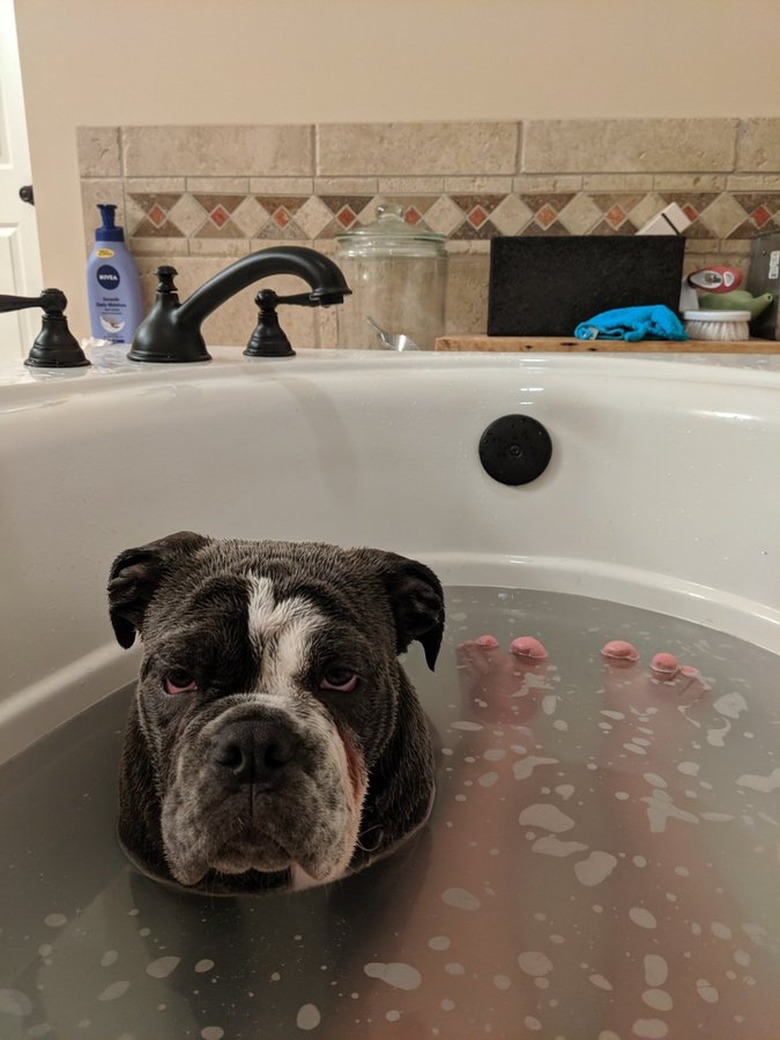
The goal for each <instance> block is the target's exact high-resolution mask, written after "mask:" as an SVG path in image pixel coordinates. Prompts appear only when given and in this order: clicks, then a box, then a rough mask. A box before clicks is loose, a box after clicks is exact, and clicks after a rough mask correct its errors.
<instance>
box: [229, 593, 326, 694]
mask: <svg viewBox="0 0 780 1040" xmlns="http://www.w3.org/2000/svg"><path fill="white" fill-rule="evenodd" d="M249 584H250V594H249V605H248V624H249V637H250V639H251V640H252V641H253V643H254V644H255V646H256V647H257V649H258V651H262V650H263V648H264V647H265V645H266V644H267V643H268V641H269V640H273V641H274V652H273V655H272V656H271V658H269V659H265V657H264V659H263V672H262V679H263V681H264V682H279V681H284V680H285V679H289V678H290V677H291V676H294V675H297V674H299V673H300V672H301V671H302V670H303V668H304V667H305V665H306V663H307V661H308V658H309V651H310V647H311V640H312V636H313V635H314V633H315V632H316V631H318V630H319V629H320V628H322V626H323V625H324V624H325V618H324V617H323V616H322V614H320V612H319V611H318V610H317V609H316V607H315V606H314V605H313V604H312V603H311V602H310V601H309V600H307V599H304V598H303V597H302V596H293V597H291V598H289V599H283V600H279V601H277V600H276V598H275V594H274V585H273V582H272V581H271V579H270V578H259V577H255V578H250V579H249Z"/></svg>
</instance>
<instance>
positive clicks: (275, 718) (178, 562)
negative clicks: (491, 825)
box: [108, 531, 444, 893]
mask: <svg viewBox="0 0 780 1040" xmlns="http://www.w3.org/2000/svg"><path fill="white" fill-rule="evenodd" d="M108 597H109V608H110V617H111V622H112V625H113V628H114V633H115V635H116V638H117V641H118V642H119V644H120V645H121V646H122V647H124V648H129V647H130V646H132V644H133V642H134V640H135V637H136V634H137V635H138V636H139V637H140V641H141V644H142V648H143V659H142V664H141V670H140V677H139V681H138V684H137V688H136V691H135V694H134V697H133V700H132V704H131V708H130V714H129V718H128V722H127V728H126V732H125V737H124V746H123V751H122V757H121V764H120V783H119V825H118V831H119V839H120V842H121V844H122V846H123V848H124V850H125V852H126V853H127V855H128V856H129V857H130V859H131V860H132V861H133V862H134V863H135V865H136V866H137V867H138V868H139V869H140V870H142V871H143V872H144V873H146V874H148V875H150V876H151V877H153V878H156V879H158V880H161V881H168V882H173V883H177V882H178V883H179V884H181V885H184V886H187V887H188V888H194V889H200V890H204V891H209V892H222V893H231V892H238V891H264V890H268V889H293V890H295V889H302V888H306V887H309V886H311V885H318V884H324V883H327V882H331V881H334V880H336V879H337V878H341V877H344V876H345V875H347V874H350V873H353V872H355V871H358V870H360V869H362V868H363V867H366V866H367V865H368V864H369V863H371V862H372V861H374V860H375V859H377V858H378V857H380V856H383V855H385V854H387V853H388V852H390V851H392V850H393V849H394V848H395V847H396V846H398V845H399V843H400V842H402V841H403V840H404V839H405V838H407V837H409V836H410V835H411V834H412V833H413V832H415V831H416V830H417V829H419V828H420V827H421V826H422V825H423V824H424V823H425V821H426V819H427V817H428V814H429V812H430V809H431V805H432V801H433V793H434V760H433V751H432V742H431V735H430V731H429V725H428V721H427V719H426V716H425V714H424V712H423V710H422V707H421V705H420V703H419V701H418V698H417V695H416V693H415V690H414V688H413V686H412V684H411V682H410V681H409V679H408V678H407V676H406V673H405V672H404V669H403V668H402V666H401V664H400V662H399V661H398V655H399V654H401V653H403V652H404V651H405V650H407V648H408V647H409V645H410V643H411V642H412V641H413V640H419V642H420V643H421V644H422V647H423V650H424V653H425V659H426V662H427V664H428V666H429V667H430V668H431V669H433V667H434V665H435V663H436V657H437V654H438V651H439V647H440V645H441V640H442V634H443V628H444V604H443V598H442V589H441V585H440V583H439V580H438V579H437V577H436V576H435V574H434V573H433V572H432V571H431V570H430V569H429V568H428V567H426V566H424V565H423V564H421V563H417V562H415V561H414V560H409V559H406V558H404V557H402V556H398V555H395V554H394V553H390V552H383V551H379V550H376V549H362V548H361V549H341V548H338V547H336V546H333V545H325V544H321V543H314V542H311V543H309V542H303V543H296V542H279V541H259V542H255V541H238V540H228V541H221V540H216V539H213V538H207V537H204V536H202V535H199V534H193V533H191V532H187V531H183V532H179V533H177V534H172V535H169V536H168V537H166V538H162V539H160V540H159V541H156V542H151V543H150V544H148V545H143V546H140V547H138V548H135V549H127V550H126V551H125V552H123V553H121V554H120V555H119V556H118V557H117V559H116V560H115V561H114V563H113V565H112V567H111V574H110V578H109V584H108Z"/></svg>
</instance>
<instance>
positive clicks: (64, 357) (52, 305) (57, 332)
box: [0, 289, 90, 368]
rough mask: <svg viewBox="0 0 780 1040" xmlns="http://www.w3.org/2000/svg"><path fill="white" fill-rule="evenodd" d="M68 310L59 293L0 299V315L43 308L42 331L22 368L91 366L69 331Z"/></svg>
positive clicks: (64, 298)
mask: <svg viewBox="0 0 780 1040" xmlns="http://www.w3.org/2000/svg"><path fill="white" fill-rule="evenodd" d="M67 306H68V300H67V297H66V296H65V293H64V292H63V291H62V290H61V289H44V290H43V292H42V293H41V295H40V296H0V311H21V310H25V309H26V308H27V307H41V308H43V324H42V327H41V331H40V332H39V333H38V335H37V336H36V337H35V341H34V343H33V345H32V347H31V349H30V353H29V355H28V356H27V358H26V360H25V362H24V363H25V365H29V366H31V367H33V368H82V367H83V366H84V365H88V364H89V363H90V362H89V361H88V360H87V357H86V355H85V354H84V351H83V350H82V349H81V347H80V346H79V342H78V340H77V339H76V337H75V336H74V335H73V333H72V332H71V331H70V329H69V328H68V321H67V319H66V317H65V308H66V307H67Z"/></svg>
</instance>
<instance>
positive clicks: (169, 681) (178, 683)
mask: <svg viewBox="0 0 780 1040" xmlns="http://www.w3.org/2000/svg"><path fill="white" fill-rule="evenodd" d="M197 688H198V684H197V683H196V682H195V680H194V679H193V678H192V676H191V675H190V674H189V673H188V672H179V671H176V672H168V674H167V675H166V676H165V677H164V678H163V689H164V690H165V692H166V693H167V694H170V695H171V696H175V695H176V694H179V693H194V692H195V690H197Z"/></svg>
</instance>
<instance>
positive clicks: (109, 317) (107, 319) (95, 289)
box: [87, 204, 144, 343]
mask: <svg viewBox="0 0 780 1040" xmlns="http://www.w3.org/2000/svg"><path fill="white" fill-rule="evenodd" d="M98 209H99V210H100V216H101V218H102V220H103V224H102V227H99V228H98V229H97V230H96V231H95V248H94V249H93V250H92V253H91V254H90V257H89V260H88V261H87V296H88V299H89V315H90V320H91V324H92V335H93V337H94V338H95V339H107V340H110V341H111V342H112V343H131V342H132V339H133V336H134V335H135V330H136V329H137V328H138V326H139V325H140V324H141V321H142V320H143V317H144V306H143V300H142V297H141V277H140V275H139V274H138V268H137V267H136V266H135V261H134V260H133V257H132V256H131V254H130V252H129V250H128V248H127V246H126V245H125V233H124V231H123V229H122V228H121V227H117V226H116V223H115V218H116V206H113V205H107V204H103V205H101V204H98Z"/></svg>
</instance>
